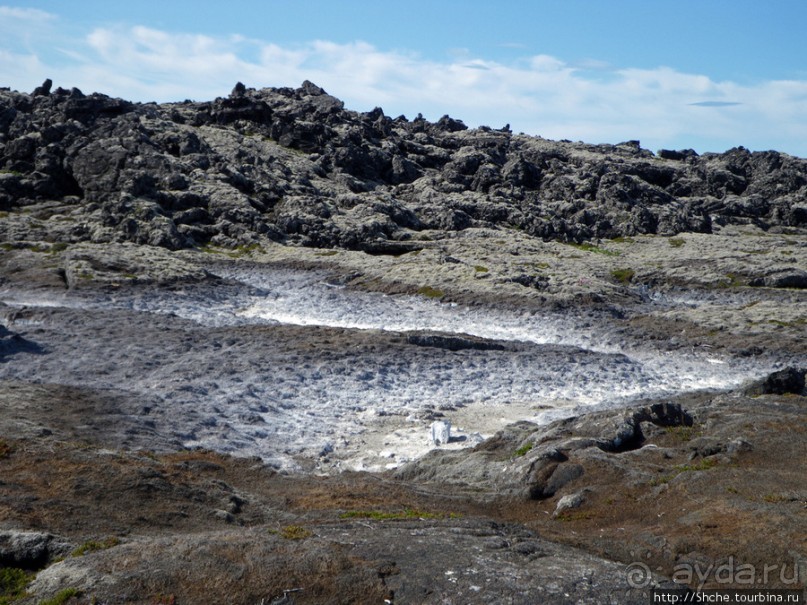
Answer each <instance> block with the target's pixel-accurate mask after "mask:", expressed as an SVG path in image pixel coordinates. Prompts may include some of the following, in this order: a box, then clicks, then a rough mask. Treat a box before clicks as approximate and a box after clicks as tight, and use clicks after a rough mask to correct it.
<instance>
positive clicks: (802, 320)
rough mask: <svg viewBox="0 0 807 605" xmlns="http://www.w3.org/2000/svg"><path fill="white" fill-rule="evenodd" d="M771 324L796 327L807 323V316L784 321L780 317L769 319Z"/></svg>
mask: <svg viewBox="0 0 807 605" xmlns="http://www.w3.org/2000/svg"><path fill="white" fill-rule="evenodd" d="M768 323H769V324H773V325H774V326H781V327H782V328H795V327H798V326H803V325H805V324H807V318H803V317H802V318H799V319H794V320H793V321H782V320H780V319H769V320H768Z"/></svg>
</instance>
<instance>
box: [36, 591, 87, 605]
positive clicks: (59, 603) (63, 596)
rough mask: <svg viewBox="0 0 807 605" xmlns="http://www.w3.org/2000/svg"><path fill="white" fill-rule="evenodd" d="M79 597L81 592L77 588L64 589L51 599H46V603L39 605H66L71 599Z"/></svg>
mask: <svg viewBox="0 0 807 605" xmlns="http://www.w3.org/2000/svg"><path fill="white" fill-rule="evenodd" d="M79 595H81V591H80V590H78V589H77V588H65V589H64V590H60V591H59V592H58V593H56V596H54V597H53V598H51V599H47V600H46V601H40V602H39V605H63V604H64V603H67V602H68V601H69V600H70V599H72V598H73V597H77V596H79Z"/></svg>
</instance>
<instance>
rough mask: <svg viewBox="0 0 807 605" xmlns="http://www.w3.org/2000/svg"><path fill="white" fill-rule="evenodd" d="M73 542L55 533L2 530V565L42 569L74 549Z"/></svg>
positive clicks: (0, 564) (0, 557)
mask: <svg viewBox="0 0 807 605" xmlns="http://www.w3.org/2000/svg"><path fill="white" fill-rule="evenodd" d="M73 548H74V546H73V544H71V543H70V542H68V541H67V540H65V539H63V538H60V537H58V536H54V535H53V534H48V533H41V532H33V531H16V530H3V531H0V566H5V567H20V568H23V569H32V570H37V569H42V568H43V567H45V566H46V565H48V564H49V563H51V562H53V560H54V559H57V558H59V557H63V556H65V555H66V554H68V553H69V552H70V551H72V550H73Z"/></svg>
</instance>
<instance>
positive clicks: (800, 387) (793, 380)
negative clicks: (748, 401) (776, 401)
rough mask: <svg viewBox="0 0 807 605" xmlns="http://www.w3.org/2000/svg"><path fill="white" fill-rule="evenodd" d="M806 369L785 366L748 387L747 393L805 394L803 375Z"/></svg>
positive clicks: (806, 392) (806, 371)
mask: <svg viewBox="0 0 807 605" xmlns="http://www.w3.org/2000/svg"><path fill="white" fill-rule="evenodd" d="M806 374H807V369H799V368H793V367H790V368H785V369H784V370H780V371H778V372H773V373H772V374H769V375H768V376H767V377H766V378H764V379H763V380H761V381H759V382H757V383H755V384H753V385H752V386H751V387H749V388H748V390H747V393H748V394H749V395H787V394H794V395H805V394H807V391H805V375H806Z"/></svg>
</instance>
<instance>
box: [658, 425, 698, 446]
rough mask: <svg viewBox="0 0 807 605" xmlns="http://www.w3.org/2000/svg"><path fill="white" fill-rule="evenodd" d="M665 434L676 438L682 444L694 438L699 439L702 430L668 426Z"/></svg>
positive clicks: (692, 427)
mask: <svg viewBox="0 0 807 605" xmlns="http://www.w3.org/2000/svg"><path fill="white" fill-rule="evenodd" d="M664 432H665V433H667V434H668V435H671V436H673V437H675V438H676V439H677V440H678V441H681V442H682V443H686V442H687V441H691V440H692V439H693V438H695V437H698V436H699V435H700V433H701V432H700V430H699V429H696V428H695V427H694V426H668V427H667V428H666V429H664Z"/></svg>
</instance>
